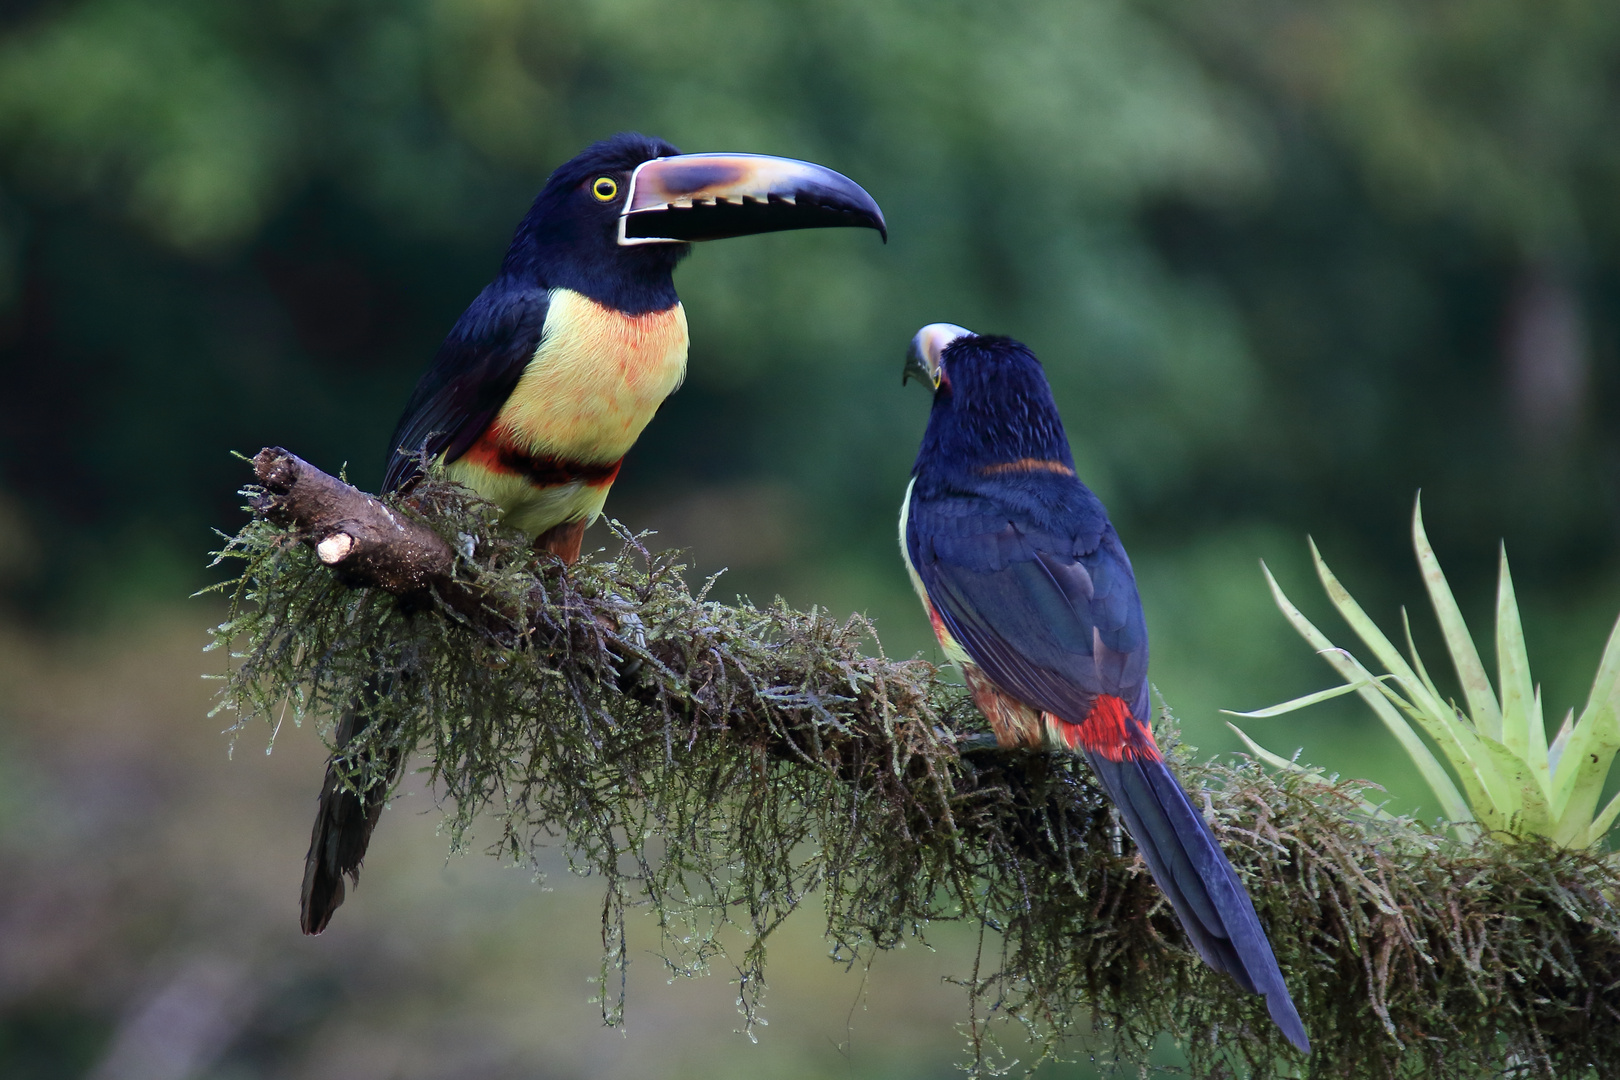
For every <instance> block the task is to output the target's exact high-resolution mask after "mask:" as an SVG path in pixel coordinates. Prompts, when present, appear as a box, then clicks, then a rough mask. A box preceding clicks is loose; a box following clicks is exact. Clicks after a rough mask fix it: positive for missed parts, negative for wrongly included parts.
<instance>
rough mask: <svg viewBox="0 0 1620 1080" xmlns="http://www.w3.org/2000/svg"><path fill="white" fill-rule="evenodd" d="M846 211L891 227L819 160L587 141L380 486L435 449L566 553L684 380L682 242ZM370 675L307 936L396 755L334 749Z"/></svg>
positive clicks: (466, 323) (324, 839)
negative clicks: (382, 757)
mask: <svg viewBox="0 0 1620 1080" xmlns="http://www.w3.org/2000/svg"><path fill="white" fill-rule="evenodd" d="M842 225H848V226H859V227H864V228H871V229H876V230H878V232H879V233H881V234H882V235H883V237H884V239H885V240H886V239H887V238H888V232H887V226H886V225H885V223H884V220H883V213H882V211H881V210H879V209H878V205H877V203H876V202H874V201H873V199H872V197H871V196H870V195H868V194H867V193H866V192H865V191H864V190H862V189H861V187H860V186H859V185H858V184H856V183H855V182H854V181H852V180H850V179H848V178H847V177H845V176H841V175H840V174H838V173H836V172H833V171H832V170H831V169H827V168H823V167H822V166H820V165H813V164H811V163H809V162H804V161H793V160H790V159H787V158H779V157H768V156H764V155H758V154H682V153H681V152H680V151H679V150H677V149H676V148H675V147H673V146H671V145H670V144H669V143H667V142H664V141H663V140H661V139H654V138H649V137H647V136H643V135H637V134H621V135H616V136H614V137H613V138H611V139H607V140H605V141H603V142H599V143H596V144H595V145H593V146H591V147H590V148H588V149H587V150H585V151H584V152H583V153H581V154H580V155H579V156H578V157H576V158H574V159H573V160H572V161H570V162H568V163H567V164H565V165H563V166H562V167H561V168H559V169H558V170H557V171H556V172H554V173H553V174H552V175H551V177H550V179H549V180H547V182H546V185H545V187H544V189H542V190H541V192H540V194H539V196H538V197H536V199H535V200H534V204H533V206H532V207H530V209H529V212H528V214H527V215H526V216H525V217H524V218H523V220H522V221H521V222H520V223H519V224H518V227H517V231H516V233H515V235H514V236H513V238H512V243H511V246H510V248H509V249H508V250H507V253H506V258H505V259H504V260H503V261H502V263H501V269H500V273H499V275H498V276H497V277H496V278H495V280H494V281H493V282H492V283H491V284H489V285H488V286H487V287H485V289H484V291H483V292H481V293H479V294H478V297H477V298H476V299H475V300H473V302H472V304H471V305H470V306H469V307H468V308H467V310H466V311H465V312H464V313H463V314H462V316H461V318H459V319H458V320H456V323H455V325H454V326H453V327H452V328H451V330H450V333H449V336H448V337H446V338H445V341H444V344H443V345H441V346H440V347H439V351H438V354H437V356H436V357H435V358H434V360H433V363H432V365H431V366H430V367H429V368H428V370H427V373H426V374H425V375H423V376H422V379H421V381H420V382H418V383H417V385H416V390H415V392H414V393H413V394H412V395H411V398H410V402H409V403H408V404H407V405H406V407H405V413H404V415H403V416H402V417H401V418H400V421H399V425H398V427H397V428H396V430H395V432H394V439H393V444H392V446H391V448H390V450H389V457H388V470H387V474H386V476H385V479H384V488H385V489H386V490H389V491H399V490H403V489H406V488H408V487H409V486H410V485H411V484H412V483H413V482H414V480H415V479H416V478H417V475H418V472H419V468H420V463H421V462H422V461H423V460H428V461H437V462H441V463H443V464H444V465H445V467H446V473H447V474H448V475H449V476H450V477H451V478H452V479H454V480H456V481H459V482H460V483H463V484H465V485H466V486H468V487H470V488H472V490H473V491H475V492H477V493H478V494H479V495H480V496H482V497H484V498H485V499H488V500H489V501H491V502H493V503H495V504H496V505H497V506H499V507H500V508H501V509H502V512H503V515H504V517H505V519H506V520H507V521H508V522H510V523H512V524H515V525H516V526H517V527H518V528H520V529H522V530H523V531H524V532H526V533H528V534H529V535H530V536H531V537H533V538H534V542H535V545H536V547H537V548H540V549H543V550H545V551H549V552H551V553H552V554H554V555H556V556H557V557H558V558H560V559H561V560H562V561H563V562H573V561H574V560H575V559H577V558H578V557H579V550H580V542H581V540H582V538H583V536H584V533H585V527H586V526H587V525H588V524H589V523H590V522H591V521H592V520H593V519H594V518H596V516H597V515H598V514H600V513H601V511H602V506H603V503H604V502H605V501H606V499H607V494H608V489H609V488H610V487H611V486H612V484H613V480H614V478H615V477H616V476H617V475H618V472H619V465H620V462H621V461H622V460H623V458H624V455H625V453H626V452H627V451H628V450H629V449H630V447H631V445H633V444H634V443H635V441H636V438H637V436H639V435H640V434H641V430H642V428H644V427H646V425H647V422H648V421H649V420H651V419H652V416H653V413H655V412H657V410H658V406H659V405H660V404H662V403H663V400H664V398H666V397H667V396H669V394H670V393H671V392H673V391H674V390H675V388H676V387H678V386H679V385H680V383H681V380H682V378H683V377H684V376H685V373H686V348H687V337H686V315H685V312H684V311H683V310H682V308H681V303H680V299H679V298H678V297H677V296H676V294H675V282H674V278H673V276H672V272H673V271H674V269H675V265H676V263H678V262H680V260H681V259H682V258H683V257H684V256H685V255H686V254H687V252H688V251H689V250H690V249H691V243H692V242H693V241H700V240H718V239H723V238H726V237H732V236H746V235H749V234H753V233H765V232H777V231H781V230H784V229H814V228H825V227H830V226H842ZM384 684H385V680H383V679H380V678H379V679H373V680H371V682H370V683H369V684H368V685H367V687H366V688H365V691H364V692H363V693H362V695H361V700H360V701H358V702H356V703H355V705H354V706H352V707H350V708H349V709H346V710H345V711H344V713H343V715H342V716H341V717H340V719H339V723H338V729H337V731H336V732H335V734H334V739H335V741H336V743H337V744H338V746H339V748H340V749H339V752H338V753H337V754H334V755H333V757H332V759H331V760H330V761H329V762H328V766H327V771H326V780H325V784H324V786H323V787H322V788H321V795H320V809H319V812H318V814H317V816H316V819H315V826H314V829H313V833H312V835H311V838H310V847H309V854H308V857H307V858H306V861H305V872H304V886H303V896H302V905H301V906H302V925H303V929H304V932H305V933H306V934H318V933H320V932H321V931H322V930H324V929H325V928H326V925H327V922H328V921H329V920H330V919H331V917H332V913H333V911H335V910H336V909H337V907H338V905H340V904H342V903H343V898H344V884H343V878H344V876H345V875H347V876H348V877H349V879H350V880H351V881H358V880H359V872H360V861H361V859H362V858H363V857H364V856H365V853H366V846H367V844H368V842H369V840H370V837H371V831H372V829H373V828H375V826H376V824H377V819H378V816H379V815H380V814H381V813H382V808H383V803H384V800H385V799H386V797H387V794H388V791H389V789H390V788H391V787H392V786H393V783H394V781H395V779H396V778H397V776H398V773H399V769H400V767H401V765H402V764H403V761H402V760H401V755H400V754H399V753H398V752H397V751H393V752H391V756H390V757H389V758H388V759H387V760H386V761H385V762H383V763H382V766H383V767H382V768H380V769H370V770H368V765H369V761H368V759H367V758H366V757H365V756H364V755H363V754H360V753H355V752H350V753H344V752H343V751H342V749H341V748H342V747H343V746H345V745H347V744H348V743H349V742H351V741H352V740H353V739H354V738H355V737H356V736H357V735H358V734H359V733H360V732H362V731H364V730H365V728H366V726H367V725H368V724H369V722H370V713H371V712H372V711H373V710H374V709H375V707H376V702H377V700H378V698H379V696H380V695H383V694H386V693H387V692H388V690H387V686H386V685H384ZM368 771H369V772H370V779H369V780H367V779H364V777H366V775H367V773H368ZM379 774H380V775H379Z"/></svg>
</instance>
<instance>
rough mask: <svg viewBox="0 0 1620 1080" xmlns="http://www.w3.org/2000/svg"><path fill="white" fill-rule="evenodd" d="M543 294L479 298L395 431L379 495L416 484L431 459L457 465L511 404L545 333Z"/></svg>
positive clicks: (490, 292) (501, 289)
mask: <svg viewBox="0 0 1620 1080" xmlns="http://www.w3.org/2000/svg"><path fill="white" fill-rule="evenodd" d="M549 307H550V300H549V297H548V296H547V293H546V291H545V290H544V289H540V288H536V287H532V286H524V287H514V286H512V285H511V284H509V283H503V282H496V283H495V284H493V285H490V286H489V287H488V288H486V289H485V290H484V291H483V292H481V293H479V294H478V298H477V299H476V300H474V301H473V302H472V304H471V306H469V307H468V308H467V310H466V311H465V312H463V313H462V316H461V318H459V319H457V320H456V325H455V326H454V327H453V328H452V329H451V331H450V335H449V336H448V337H446V338H445V339H444V344H443V345H441V346H439V352H438V354H437V355H436V356H435V357H434V358H433V365H432V366H431V367H429V368H428V370H427V373H426V374H424V375H423V376H422V379H421V381H420V382H418V383H417V384H416V390H415V391H414V392H413V393H412V394H411V400H410V403H409V404H407V405H406V406H405V414H404V415H403V416H402V417H400V421H399V426H398V427H397V428H396V429H395V431H394V441H393V445H392V446H391V447H390V449H389V453H388V472H387V474H386V475H385V477H384V479H383V488H384V490H386V491H394V490H396V489H398V488H400V487H402V486H403V485H405V484H406V483H408V482H410V481H411V480H412V479H413V478H415V476H416V474H417V471H418V468H417V467H418V462H419V460H420V457H421V454H422V452H423V450H424V449H425V450H426V451H427V456H428V458H429V459H432V458H435V457H438V456H439V455H440V454H443V455H444V457H445V460H446V461H454V460H456V458H458V457H460V456H461V455H462V454H464V453H466V452H467V448H468V447H470V446H471V445H472V444H473V443H475V442H477V441H478V437H479V436H480V435H482V434H483V433H484V429H485V428H487V427H489V425H490V423H491V422H492V421H493V420H494V419H495V416H496V414H497V413H499V412H500V411H501V406H502V405H504V404H506V399H507V398H509V397H511V396H512V389H513V387H515V386H517V383H518V379H519V378H520V377H521V376H522V375H523V370H524V368H526V367H527V366H528V363H529V360H530V358H532V357H533V356H534V351H535V349H537V348H539V346H540V338H541V336H542V334H543V333H544V331H545V323H546V311H547V309H548V308H549Z"/></svg>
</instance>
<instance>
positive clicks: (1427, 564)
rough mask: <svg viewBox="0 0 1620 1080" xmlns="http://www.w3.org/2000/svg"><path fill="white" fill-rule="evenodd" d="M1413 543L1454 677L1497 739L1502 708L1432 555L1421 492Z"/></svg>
mask: <svg viewBox="0 0 1620 1080" xmlns="http://www.w3.org/2000/svg"><path fill="white" fill-rule="evenodd" d="M1412 546H1413V547H1414V548H1416V549H1417V557H1418V567H1419V569H1421V570H1422V572H1423V584H1424V587H1425V588H1426V589H1427V590H1428V592H1429V602H1430V603H1431V604H1433V605H1434V614H1435V618H1436V619H1438V620H1439V622H1440V631H1441V634H1442V635H1443V636H1444V638H1445V641H1446V650H1447V651H1448V652H1450V653H1451V662H1452V664H1453V665H1454V666H1455V667H1456V669H1457V679H1458V681H1459V682H1460V683H1462V689H1463V697H1464V698H1465V699H1466V700H1467V701H1468V713H1469V716H1470V718H1471V719H1472V720H1473V722H1474V726H1475V727H1476V728H1478V729H1479V733H1480V734H1481V735H1484V736H1486V737H1487V738H1491V739H1498V740H1500V739H1501V737H1502V709H1501V706H1499V705H1498V704H1497V702H1496V693H1495V691H1494V690H1492V689H1491V681H1490V678H1489V677H1488V676H1487V675H1486V674H1485V665H1484V664H1482V663H1480V659H1479V651H1478V650H1477V649H1475V648H1474V639H1473V636H1472V635H1471V634H1469V632H1468V624H1467V623H1466V622H1464V621H1463V616H1462V609H1460V608H1459V607H1457V598H1456V597H1455V596H1453V595H1452V594H1451V586H1450V585H1449V584H1448V583H1447V582H1446V575H1445V574H1444V573H1443V572H1441V570H1440V560H1439V559H1438V558H1436V557H1435V554H1434V548H1433V546H1432V545H1431V544H1430V543H1429V537H1428V534H1427V533H1426V532H1424V529H1423V499H1422V497H1421V496H1419V498H1418V501H1417V504H1416V506H1415V507H1414V508H1413V511H1412Z"/></svg>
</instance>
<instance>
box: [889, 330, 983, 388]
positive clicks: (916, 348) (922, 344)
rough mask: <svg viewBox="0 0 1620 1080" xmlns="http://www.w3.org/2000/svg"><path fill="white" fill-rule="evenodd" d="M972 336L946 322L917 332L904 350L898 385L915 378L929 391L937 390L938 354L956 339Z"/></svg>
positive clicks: (966, 331)
mask: <svg viewBox="0 0 1620 1080" xmlns="http://www.w3.org/2000/svg"><path fill="white" fill-rule="evenodd" d="M972 336H973V331H971V330H969V329H967V328H966V327H963V326H957V325H956V324H955V323H948V322H937V323H929V324H928V325H927V326H925V327H923V328H922V329H921V330H919V331H917V333H916V334H915V335H913V336H912V339H911V348H909V349H907V350H906V369H905V370H904V371H903V372H901V373H900V385H901V386H904V385H906V380H907V379H910V378H913V377H915V378H916V379H917V380H918V381H920V382H925V383H927V384H928V386H929V388H930V389H933V390H938V389H939V379H940V366H939V355H940V353H942V352H944V351H945V347H946V346H947V345H949V344H950V343H951V342H953V341H955V340H956V339H957V338H960V337H972Z"/></svg>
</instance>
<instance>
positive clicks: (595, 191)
mask: <svg viewBox="0 0 1620 1080" xmlns="http://www.w3.org/2000/svg"><path fill="white" fill-rule="evenodd" d="M618 193H619V183H618V181H617V180H614V179H613V177H611V176H598V177H597V178H596V180H595V181H594V182H593V183H592V184H591V194H592V195H595V196H596V201H597V202H612V201H613V196H615V195H617V194H618Z"/></svg>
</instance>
